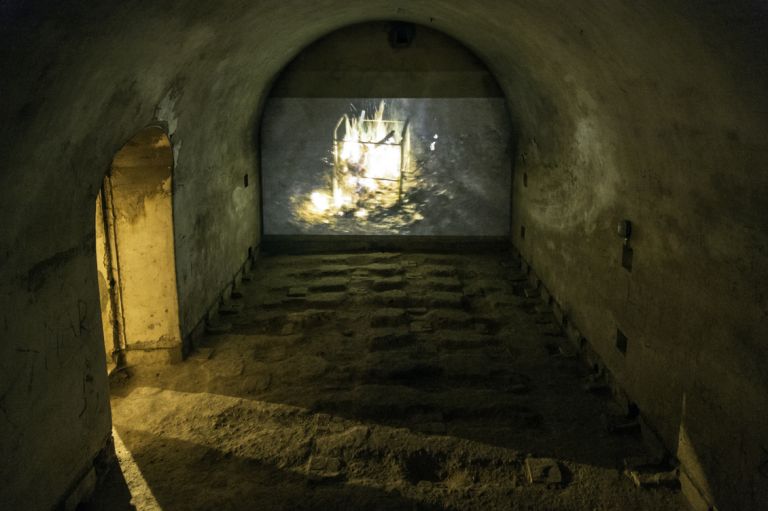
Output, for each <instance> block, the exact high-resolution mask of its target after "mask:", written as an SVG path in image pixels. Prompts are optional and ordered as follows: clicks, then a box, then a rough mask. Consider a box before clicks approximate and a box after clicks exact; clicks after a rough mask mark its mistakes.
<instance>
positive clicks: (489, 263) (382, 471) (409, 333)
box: [90, 253, 684, 511]
mask: <svg viewBox="0 0 768 511" xmlns="http://www.w3.org/2000/svg"><path fill="white" fill-rule="evenodd" d="M524 280H525V276H524V275H523V274H521V273H520V270H519V265H518V264H517V262H516V261H515V260H514V259H513V258H512V257H511V256H510V255H508V254H495V255H435V254H395V253H378V254H346V255H344V254H339V255H307V256H264V257H261V258H260V259H259V261H258V264H257V269H256V270H255V271H254V272H253V273H252V274H251V275H250V280H249V281H248V282H244V283H243V285H242V286H241V287H240V288H239V289H238V290H237V291H238V292H237V293H235V296H236V297H235V298H233V300H232V301H231V302H230V303H228V304H226V306H225V307H223V308H222V311H221V312H222V315H221V317H220V318H219V323H218V324H214V325H213V328H211V332H209V333H208V334H207V335H206V337H205V338H204V340H203V341H202V342H201V343H199V345H198V346H197V347H196V349H195V351H194V352H193V353H192V354H191V356H190V357H189V358H188V359H187V360H185V361H184V362H183V363H181V364H177V365H173V366H166V367H157V368H128V369H127V370H124V371H120V372H119V373H118V375H122V377H120V376H118V377H117V378H113V380H114V381H113V388H112V394H113V395H112V410H113V423H114V433H115V435H114V436H115V444H116V450H117V453H118V457H119V459H120V464H121V467H122V473H121V472H120V471H117V470H113V471H111V472H110V473H111V474H112V475H111V476H110V477H111V482H108V484H107V485H105V487H104V488H106V490H105V489H104V488H102V490H101V491H100V492H99V493H98V494H97V495H96V497H95V499H94V500H93V502H92V503H91V505H90V508H91V509H121V508H125V509H130V508H131V505H129V504H128V501H129V500H131V498H132V504H133V505H135V506H136V507H137V508H138V509H163V510H186V509H190V510H192V509H194V510H217V511H226V510H246V509H249V510H250V509H259V510H286V511H287V510H438V509H440V510H442V509H445V510H465V509H466V510H470V509H471V510H483V511H490V510H497V509H498V510H501V509H503V510H590V511H592V510H621V511H632V510H654V511H663V510H678V509H684V506H683V505H682V500H681V498H680V495H679V491H678V490H677V489H676V488H675V487H674V482H672V484H665V483H669V481H668V480H667V478H666V477H665V476H666V475H667V474H664V473H662V474H661V475H659V474H655V473H648V474H645V475H644V477H645V479H644V481H645V483H648V484H646V485H641V486H637V485H636V484H635V483H634V482H633V481H632V480H631V479H630V478H629V477H628V476H627V474H626V471H625V469H624V463H625V459H628V458H629V459H630V463H632V464H640V465H642V463H641V462H639V461H637V460H643V459H646V458H647V457H648V456H649V455H650V454H651V453H649V452H647V451H646V449H645V447H644V444H643V442H642V440H641V437H640V434H639V430H638V428H637V427H635V426H636V422H634V421H633V420H632V418H631V417H628V416H625V414H623V411H622V410H621V409H620V408H619V406H618V405H617V404H616V403H615V402H614V401H612V399H611V397H610V395H609V393H608V394H601V393H600V392H596V391H599V390H600V389H601V387H600V386H599V385H597V386H595V385H593V386H592V387H591V391H588V390H586V389H585V385H584V383H585V379H588V378H589V368H588V367H587V366H586V365H585V364H583V363H582V362H580V361H579V360H578V359H577V358H575V357H574V356H572V353H571V350H570V349H569V345H568V341H567V340H566V339H565V338H564V337H563V336H562V335H561V334H560V331H559V329H558V328H557V326H556V324H555V323H554V321H553V317H552V315H551V312H549V311H548V310H547V308H546V306H543V305H542V304H541V303H540V301H539V300H537V299H533V298H530V297H527V296H526V293H521V289H522V286H523V283H524ZM229 325H231V328H230V329H229V330H228V331H226V330H227V327H228V326H229ZM214 332H220V333H214ZM632 460H634V461H632ZM654 463H655V462H654ZM651 464H653V463H651ZM663 470H664V469H661V468H658V467H657V468H654V469H652V470H651V472H654V471H656V472H658V471H662V472H663ZM115 478H119V481H118V482H115ZM657 483H658V484H657ZM120 484H122V490H120V489H119V486H120ZM110 488H111V490H110ZM128 490H130V492H131V494H132V497H131V496H130V495H129V494H128ZM121 499H122V500H121Z"/></svg>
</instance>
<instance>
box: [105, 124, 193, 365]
mask: <svg viewBox="0 0 768 511" xmlns="http://www.w3.org/2000/svg"><path fill="white" fill-rule="evenodd" d="M172 172H173V151H172V149H171V143H170V140H169V139H168V136H167V135H166V134H165V132H164V131H163V130H162V129H161V128H159V127H148V128H145V129H143V130H142V131H140V132H139V133H138V134H136V135H135V136H134V137H133V138H132V139H131V140H130V141H128V143H126V144H125V146H123V147H122V149H120V150H119V151H118V152H117V154H116V155H115V158H114V160H113V161H112V166H111V168H110V170H109V173H108V174H107V176H106V177H105V178H104V183H103V186H102V188H101V191H100V193H99V195H98V197H97V203H96V257H97V268H98V273H99V290H100V297H101V314H102V325H103V329H104V342H105V348H106V353H107V365H108V368H109V369H110V370H112V369H113V368H114V367H116V366H119V365H121V364H143V363H166V362H172V361H175V360H177V359H179V358H180V357H181V344H182V343H181V335H180V329H179V306H178V292H177V287H176V270H175V254H174V241H173V239H174V238H173V207H172V189H173V187H172Z"/></svg>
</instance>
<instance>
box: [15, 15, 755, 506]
mask: <svg viewBox="0 0 768 511" xmlns="http://www.w3.org/2000/svg"><path fill="white" fill-rule="evenodd" d="M371 19H384V20H389V19H401V20H407V21H413V22H417V23H421V24H425V25H429V26H430V27H432V28H434V29H436V30H440V31H444V32H446V33H447V34H449V35H450V36H452V37H454V38H455V39H456V40H458V41H460V42H461V43H463V44H465V45H466V46H467V47H468V48H470V49H471V50H472V51H474V53H475V54H476V55H478V56H479V57H480V58H481V59H482V60H483V61H484V62H485V63H486V64H487V66H488V68H489V69H490V70H491V71H492V73H493V75H494V76H495V77H496V79H497V80H498V84H499V87H500V88H501V90H502V91H503V92H504V94H505V96H506V98H507V104H508V109H509V111H510V114H511V117H512V121H513V126H514V127H515V130H516V137H515V139H516V140H515V141H516V143H517V151H516V155H517V157H516V171H515V177H514V190H515V192H514V196H513V201H512V203H513V207H514V211H513V216H512V218H513V232H515V233H518V232H519V226H520V224H523V225H525V226H526V228H527V235H526V239H525V240H524V241H523V240H520V239H519V238H518V237H517V234H516V235H515V237H514V240H513V241H514V244H515V245H516V246H517V247H518V248H519V249H520V250H521V252H522V253H523V255H524V257H525V258H526V259H527V260H529V261H530V262H531V264H532V265H533V267H534V269H535V270H536V271H537V273H538V274H539V275H540V277H541V278H542V280H543V282H544V283H545V285H546V286H547V287H548V289H550V290H551V292H552V293H553V295H554V296H555V298H556V299H557V300H558V302H560V303H561V304H562V305H563V307H564V308H565V309H566V310H567V311H568V314H569V316H570V317H571V318H572V320H573V322H574V324H576V325H578V327H579V328H580V330H581V331H582V333H583V335H585V336H586V337H587V338H588V339H589V340H590V342H591V343H592V345H593V346H595V348H596V349H597V350H598V351H599V353H600V355H601V356H602V357H603V358H604V360H605V362H606V363H607V365H608V366H609V368H610V369H611V370H612V371H613V372H614V373H616V374H617V376H618V378H619V379H620V381H621V382H622V383H623V384H624V385H625V387H626V388H627V390H628V392H629V393H630V395H631V397H632V398H633V399H634V400H635V401H636V402H637V404H638V406H639V407H640V409H641V411H642V413H643V414H645V415H646V416H647V418H648V420H649V421H650V422H651V423H652V424H653V426H654V427H655V428H657V430H658V431H659V433H660V434H661V436H662V437H663V439H664V441H665V443H666V444H667V446H668V447H669V448H670V449H671V450H672V451H673V452H674V453H676V454H677V455H678V456H679V457H680V459H681V461H682V463H683V468H684V469H685V470H686V471H687V472H689V473H690V474H691V477H692V479H693V480H694V481H695V484H696V485H697V486H698V488H699V489H701V491H702V492H704V493H705V494H706V495H707V496H708V498H709V499H710V500H711V501H712V502H713V503H715V504H716V505H717V506H718V509H721V510H740V509H759V508H761V507H765V503H766V501H768V497H766V493H765V492H766V488H768V484H766V481H767V478H768V476H766V473H768V470H767V469H766V466H768V465H766V463H768V455H766V449H768V438H766V434H767V433H766V432H768V425H766V417H768V412H767V410H768V403H767V402H766V400H768V398H767V397H766V396H768V381H766V378H767V377H766V374H768V372H767V371H765V360H766V359H768V347H767V346H766V341H765V339H766V338H768V332H767V330H768V329H767V327H766V316H767V314H766V311H768V303H767V302H766V296H767V295H766V293H765V287H766V286H765V282H766V281H768V255H767V253H768V234H767V233H766V230H765V228H764V212H765V211H766V206H768V205H766V202H765V201H766V197H768V182H767V180H768V177H767V174H766V172H765V171H764V169H765V168H766V164H767V163H768V141H766V136H765V133H767V132H768V118H767V117H768V115H767V114H766V112H768V92H766V91H768V79H767V78H766V77H767V76H768V73H767V69H768V56H767V55H766V48H768V42H767V41H766V34H765V30H764V27H765V24H766V13H765V6H764V4H762V3H761V2H757V1H752V0H735V1H733V2H727V3H726V2H706V3H702V2H699V1H693V0H672V1H667V0H665V1H661V0H649V1H648V2H643V3H642V4H639V3H638V2H630V1H625V0H619V1H615V2H609V3H606V2H602V1H596V0H594V1H593V0H585V1H583V2H547V1H543V0H540V1H535V0H519V1H513V2H496V1H492V0H478V1H476V2H471V3H467V2H458V1H456V2H454V1H439V2H438V1H424V2H418V3H408V4H402V5H394V4H392V3H391V2H389V1H387V0H367V1H358V0H351V1H350V0H346V1H344V2H340V1H336V0H318V1H316V2H311V3H310V2H305V1H303V0H302V1H299V0H282V1H280V2H277V1H272V0H266V1H264V2H259V3H256V4H254V3H252V2H244V1H240V0H232V1H231V2H226V3H216V4H214V3H210V2H202V1H198V0H184V1H182V2H179V3H176V4H173V5H170V4H167V3H162V2H161V3H153V4H149V5H146V4H142V5H139V4H136V3H129V4H122V5H119V6H114V5H105V4H104V3H98V2H95V1H87V0H86V1H82V2H78V3H77V4H72V5H69V6H68V8H67V10H62V9H60V7H58V4H55V3H54V2H49V1H47V0H38V1H36V2H28V3H18V2H14V3H11V2H6V3H4V4H2V7H0V43H2V44H0V48H1V50H0V86H1V88H2V91H3V94H2V96H1V97H0V117H2V120H3V122H2V123H0V169H2V170H1V171H0V199H2V200H0V218H1V219H2V223H0V459H2V460H3V462H2V465H1V466H0V480H2V481H3V482H4V484H3V485H2V487H0V501H2V502H4V503H10V506H11V507H12V508H25V509H48V508H50V507H51V506H53V505H54V504H55V503H56V502H57V501H58V500H59V499H60V498H61V497H63V496H64V495H66V494H67V492H68V491H69V490H70V489H71V487H72V485H73V484H74V482H75V481H77V480H78V478H79V477H80V476H81V475H82V474H83V473H84V471H85V470H86V469H87V467H88V466H89V465H90V463H91V461H92V459H93V457H94V456H95V454H96V453H97V452H98V451H99V450H100V449H101V448H102V446H103V445H104V442H105V441H106V438H107V437H108V436H109V432H110V430H109V421H110V419H109V408H108V395H107V385H106V371H105V364H104V360H105V354H104V345H103V342H102V333H101V325H100V319H99V308H100V307H99V296H98V283H97V277H96V265H95V263H94V261H95V253H94V216H95V212H94V209H93V208H94V203H95V197H96V193H97V191H98V189H99V187H100V184H101V180H102V178H103V176H104V174H105V173H106V172H107V170H108V168H109V164H110V162H111V160H112V157H113V156H114V154H115V153H116V152H117V150H118V149H119V148H120V147H121V146H122V145H123V144H124V143H125V142H126V141H127V140H128V139H130V138H131V136H133V135H134V134H135V133H136V132H138V131H139V130H140V129H141V128H143V127H144V126H146V125H148V124H150V123H152V122H156V121H159V122H162V123H165V125H166V126H167V129H168V132H169V135H170V138H171V142H172V145H173V149H174V154H175V161H174V163H175V169H174V189H173V193H174V223H175V233H176V234H175V236H176V266H177V276H178V287H179V294H180V300H181V303H180V321H181V330H182V334H183V335H186V334H188V333H189V332H190V331H191V330H192V329H193V328H194V326H195V325H196V324H198V322H199V321H200V320H201V319H202V317H203V316H204V314H205V311H207V310H208V308H209V307H210V305H211V303H212V302H213V301H215V300H216V297H217V296H218V293H219V292H220V291H221V289H222V288H223V287H224V286H225V285H227V283H228V282H229V281H230V280H231V278H232V275H233V274H234V272H236V271H237V268H239V266H240V264H242V261H243V259H244V257H245V254H246V252H247V248H248V247H249V246H252V245H254V244H255V243H256V241H257V240H258V237H259V208H258V196H259V194H258V187H257V186H255V185H254V184H251V185H250V186H249V187H248V188H245V187H244V186H243V175H244V174H245V173H252V174H253V175H252V176H251V177H252V178H255V177H256V175H257V174H256V173H257V171H258V161H259V158H258V154H257V153H258V144H257V126H258V120H259V118H260V117H259V116H260V111H261V109H262V106H263V103H264V101H265V100H266V98H267V95H268V91H269V85H270V84H272V83H273V81H274V80H275V78H276V76H277V75H278V74H279V71H280V70H281V69H282V68H283V67H284V66H285V65H286V64H287V63H289V62H290V61H291V59H292V58H293V57H295V56H296V55H297V54H298V53H299V52H300V51H301V49H302V48H304V47H305V46H307V45H308V44H310V43H311V42H312V41H314V40H316V39H318V38H319V37H321V36H323V35H325V34H327V33H329V32H330V31H332V30H334V29H337V28H340V27H343V26H347V25H350V24H354V23H358V22H361V21H365V20H371ZM375 95H383V94H379V93H378V92H377V93H376V94H375ZM524 173H526V174H528V186H527V187H523V186H522V184H521V180H522V176H523V174H524ZM250 182H251V183H257V182H258V180H257V179H251V180H250ZM621 218H627V219H629V220H632V221H633V222H634V225H635V234H634V235H633V239H632V243H633V246H634V249H635V260H634V267H633V270H632V272H631V273H626V272H625V270H623V269H622V268H621V267H620V266H618V264H617V258H618V254H619V250H620V242H621V240H619V239H618V238H617V236H616V235H615V234H614V232H613V231H614V229H615V224H616V222H617V220H619V219H621ZM617 327H618V328H621V330H622V331H623V332H624V333H625V334H627V338H628V347H627V353H626V356H622V355H620V354H619V353H618V352H617V351H616V349H615V348H614V346H613V340H614V338H615V331H616V328H617Z"/></svg>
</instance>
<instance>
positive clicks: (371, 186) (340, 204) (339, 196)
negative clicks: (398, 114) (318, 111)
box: [299, 101, 410, 223]
mask: <svg viewBox="0 0 768 511" xmlns="http://www.w3.org/2000/svg"><path fill="white" fill-rule="evenodd" d="M385 106H386V105H385V103H384V102H383V101H382V102H381V103H379V106H378V108H376V109H375V110H374V112H373V115H371V116H370V117H369V116H368V114H367V113H366V111H365V110H362V111H361V112H360V114H359V115H358V116H354V117H353V116H350V115H343V116H342V117H341V118H340V119H339V121H338V122H337V123H336V127H335V129H334V130H333V138H332V142H333V170H332V172H331V175H330V176H329V179H328V187H327V188H326V189H325V190H315V191H313V192H311V193H310V194H309V198H308V199H306V200H304V202H303V204H301V206H300V209H299V216H300V217H301V218H302V219H303V220H304V221H307V222H311V223H318V222H319V223H328V222H330V221H331V220H332V219H333V217H354V218H358V219H365V218H367V217H368V216H369V214H370V213H371V212H376V211H378V210H381V209H389V208H393V207H397V206H399V205H400V203H401V202H402V199H403V188H404V184H405V181H406V176H405V174H406V173H407V165H408V152H409V151H410V143H409V133H408V121H407V120H395V119H385V118H384V115H385Z"/></svg>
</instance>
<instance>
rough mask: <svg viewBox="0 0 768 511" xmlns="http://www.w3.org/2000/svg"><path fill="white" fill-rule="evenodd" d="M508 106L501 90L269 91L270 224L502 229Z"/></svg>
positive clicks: (281, 231)
mask: <svg viewBox="0 0 768 511" xmlns="http://www.w3.org/2000/svg"><path fill="white" fill-rule="evenodd" d="M505 116H506V112H505V106H504V103H503V99H501V98H384V99H382V98H376V99H373V98H272V99H271V100H270V101H269V103H268V104H267V108H266V112H265V118H264V122H263V125H262V128H263V131H262V137H263V138H262V141H263V142H262V147H263V153H262V163H263V173H262V179H263V182H262V183H263V187H264V188H263V193H264V195H263V198H264V206H263V211H264V230H265V233H267V234H270V235H271V234H277V235H285V234H288V235H290V234H298V235H301V234H310V235H314V234H326V235H327V234H332V235H335V234H340V235H413V236H431V235H503V234H504V233H507V232H508V230H509V193H510V190H511V182H510V168H511V163H510V160H509V152H508V140H510V139H511V135H510V133H509V128H508V125H507V124H506V119H505Z"/></svg>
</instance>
